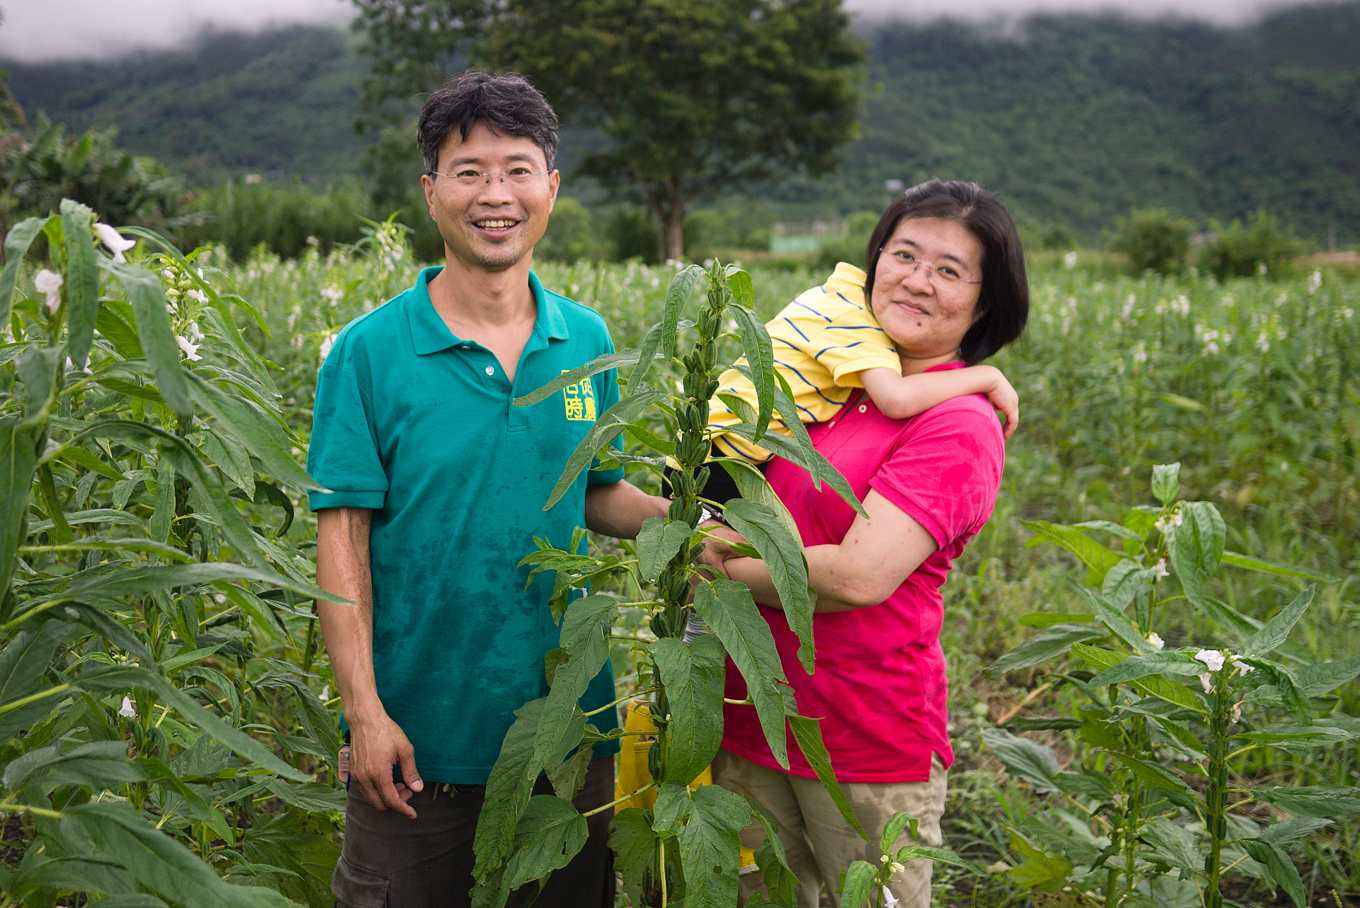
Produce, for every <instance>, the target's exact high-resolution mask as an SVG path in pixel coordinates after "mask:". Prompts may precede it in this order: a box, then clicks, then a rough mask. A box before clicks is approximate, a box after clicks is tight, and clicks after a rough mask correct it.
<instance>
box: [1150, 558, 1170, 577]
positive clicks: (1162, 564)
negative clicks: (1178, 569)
mask: <svg viewBox="0 0 1360 908" xmlns="http://www.w3.org/2000/svg"><path fill="white" fill-rule="evenodd" d="M1152 576H1153V577H1156V578H1157V579H1158V580H1165V579H1166V578H1167V577H1170V576H1171V572H1170V571H1168V570H1167V569H1166V559H1165V558H1158V559H1157V563H1156V564H1154V565H1153V566H1152Z"/></svg>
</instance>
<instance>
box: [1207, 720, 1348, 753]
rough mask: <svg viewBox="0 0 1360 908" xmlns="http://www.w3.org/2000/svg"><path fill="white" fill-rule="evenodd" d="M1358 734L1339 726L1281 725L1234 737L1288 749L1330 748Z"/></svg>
mask: <svg viewBox="0 0 1360 908" xmlns="http://www.w3.org/2000/svg"><path fill="white" fill-rule="evenodd" d="M1355 737H1356V732H1355V731H1354V730H1352V729H1349V728H1344V727H1342V726H1339V725H1280V726H1276V727H1274V728H1268V729H1265V730H1263V731H1248V732H1241V733H1239V734H1236V735H1233V740H1235V741H1249V742H1251V743H1253V744H1280V745H1287V749H1290V750H1293V749H1295V748H1306V747H1330V746H1331V745H1333V744H1341V743H1343V742H1345V741H1351V740H1353V739H1354V738H1355Z"/></svg>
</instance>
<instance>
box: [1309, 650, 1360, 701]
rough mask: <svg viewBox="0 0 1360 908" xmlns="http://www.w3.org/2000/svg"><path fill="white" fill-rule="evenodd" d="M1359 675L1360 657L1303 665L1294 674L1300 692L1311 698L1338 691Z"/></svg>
mask: <svg viewBox="0 0 1360 908" xmlns="http://www.w3.org/2000/svg"><path fill="white" fill-rule="evenodd" d="M1357 675H1360V656H1351V657H1350V658H1349V659H1336V660H1334V661H1332V662H1319V663H1315V664H1313V665H1303V666H1300V667H1299V668H1298V669H1296V670H1295V672H1294V677H1295V678H1296V679H1297V681H1298V687H1299V691H1300V692H1301V693H1303V694H1304V695H1305V696H1309V697H1320V696H1322V695H1323V694H1325V693H1327V692H1328V691H1332V690H1336V689H1337V688H1338V687H1340V686H1341V685H1343V684H1346V683H1347V682H1349V681H1352V680H1354V679H1355V677H1356V676H1357Z"/></svg>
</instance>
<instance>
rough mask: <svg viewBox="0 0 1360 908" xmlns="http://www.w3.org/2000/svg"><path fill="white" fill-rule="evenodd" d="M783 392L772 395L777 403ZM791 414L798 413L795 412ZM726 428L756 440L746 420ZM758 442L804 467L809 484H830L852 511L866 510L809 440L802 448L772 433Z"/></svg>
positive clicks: (753, 440)
mask: <svg viewBox="0 0 1360 908" xmlns="http://www.w3.org/2000/svg"><path fill="white" fill-rule="evenodd" d="M782 394H783V392H779V393H777V394H776V395H775V401H776V403H778V401H779V400H780V399H781V398H782ZM794 415H795V416H796V415H797V412H796V411H795V413H794ZM780 418H781V419H787V417H786V416H785V415H784V414H782V413H781V414H780ZM794 425H796V426H798V427H799V428H803V424H802V423H794ZM726 428H727V429H728V431H730V432H732V433H734V434H736V435H740V436H741V437H742V438H745V439H747V440H748V441H751V442H755V441H756V437H755V427H754V426H752V425H751V424H750V423H749V422H741V423H737V424H735V425H731V426H727V427H726ZM806 431H807V430H806V428H803V432H804V434H806ZM793 435H794V438H795V439H797V438H798V437H799V433H798V432H797V430H795V431H794V433H793ZM759 443H760V444H761V445H762V446H764V447H765V448H767V449H768V450H769V451H770V453H772V454H777V455H778V456H780V457H782V458H784V459H785V460H787V461H790V462H791V463H795V464H797V465H798V466H800V467H802V468H803V469H805V470H807V471H808V473H809V474H811V476H812V483H813V485H814V486H816V487H818V488H820V487H821V484H822V483H826V484H827V485H829V486H831V489H832V491H834V492H835V493H836V494H837V495H839V496H840V497H841V499H842V500H843V501H844V502H845V503H846V504H848V505H850V507H852V508H854V509H855V513H857V514H864V513H865V511H864V504H863V503H862V502H861V501H860V500H859V499H858V498H857V497H855V491H854V489H852V488H850V483H848V482H846V480H845V477H844V476H842V475H841V474H840V471H839V470H837V469H836V468H835V467H834V466H832V464H831V461H829V460H827V459H826V458H825V457H823V456H822V454H821V453H820V452H819V451H817V450H816V449H815V448H813V447H812V443H811V441H809V442H808V446H807V448H806V449H804V448H803V447H802V446H801V445H800V444H799V443H798V442H797V441H796V440H795V441H790V440H789V439H787V438H785V437H784V436H783V435H779V434H776V433H773V432H771V433H767V434H766V435H763V436H761V438H760V440H759Z"/></svg>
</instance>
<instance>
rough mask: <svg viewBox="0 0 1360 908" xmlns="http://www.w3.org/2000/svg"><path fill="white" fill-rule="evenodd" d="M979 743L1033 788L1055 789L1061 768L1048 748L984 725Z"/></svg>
mask: <svg viewBox="0 0 1360 908" xmlns="http://www.w3.org/2000/svg"><path fill="white" fill-rule="evenodd" d="M982 742H983V743H984V744H986V745H987V748H988V749H989V750H990V751H991V752H992V753H994V754H996V758H997V759H998V760H1000V761H1001V764H1002V765H1003V766H1005V767H1006V769H1007V770H1009V771H1010V772H1011V773H1012V774H1013V775H1016V776H1018V777H1020V778H1022V779H1025V780H1026V781H1028V782H1029V783H1030V784H1031V785H1033V786H1034V788H1035V790H1036V791H1040V792H1045V791H1056V790H1057V789H1058V783H1057V781H1056V779H1057V776H1058V774H1059V773H1061V772H1062V767H1061V766H1060V765H1059V764H1058V758H1057V756H1056V755H1054V753H1053V751H1052V749H1050V748H1048V747H1045V746H1044V745H1042V744H1040V743H1038V742H1037V741H1031V740H1029V739H1028V738H1021V737H1019V736H1018V735H1013V734H1011V733H1010V732H1008V731H1004V730H1002V729H1000V728H984V729H983V730H982Z"/></svg>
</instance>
